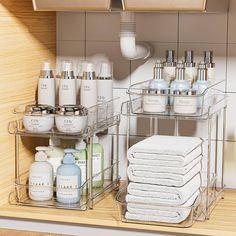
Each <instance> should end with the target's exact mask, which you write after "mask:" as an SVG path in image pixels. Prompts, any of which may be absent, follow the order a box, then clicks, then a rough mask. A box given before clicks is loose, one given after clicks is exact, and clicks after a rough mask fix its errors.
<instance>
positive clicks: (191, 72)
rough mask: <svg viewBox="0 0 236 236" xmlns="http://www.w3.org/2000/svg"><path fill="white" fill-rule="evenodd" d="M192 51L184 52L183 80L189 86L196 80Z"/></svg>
mask: <svg viewBox="0 0 236 236" xmlns="http://www.w3.org/2000/svg"><path fill="white" fill-rule="evenodd" d="M193 53H194V52H193V51H192V50H190V51H185V62H184V65H185V79H186V80H187V81H188V82H189V86H190V87H191V86H192V84H193V83H194V82H195V81H196V79H197V68H196V63H195V62H194V61H193Z"/></svg>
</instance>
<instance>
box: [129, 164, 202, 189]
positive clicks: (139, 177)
mask: <svg viewBox="0 0 236 236" xmlns="http://www.w3.org/2000/svg"><path fill="white" fill-rule="evenodd" d="M200 171H201V163H200V162H199V163H198V164H197V165H196V166H194V167H193V168H192V169H191V170H190V171H189V172H187V173H186V174H185V175H180V174H175V173H163V172H158V171H156V172H154V171H151V170H149V171H146V170H144V171H143V170H140V169H139V168H138V169H136V166H133V165H129V166H128V169H127V175H128V178H129V180H130V181H132V182H136V183H144V184H156V185H164V186H173V187H181V186H183V185H184V184H186V183H187V182H188V181H189V180H191V179H192V178H193V177H194V176H195V175H196V174H198V173H199V172H200Z"/></svg>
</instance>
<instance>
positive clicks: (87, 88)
mask: <svg viewBox="0 0 236 236" xmlns="http://www.w3.org/2000/svg"><path fill="white" fill-rule="evenodd" d="M80 104H81V105H82V106H84V107H86V108H89V107H92V106H95V105H97V80H96V75H95V71H94V66H93V64H92V63H86V66H85V71H84V73H83V79H82V82H81V90H80Z"/></svg>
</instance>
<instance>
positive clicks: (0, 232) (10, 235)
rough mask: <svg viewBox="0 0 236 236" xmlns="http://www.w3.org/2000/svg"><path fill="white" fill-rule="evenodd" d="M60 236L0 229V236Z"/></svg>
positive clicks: (58, 235)
mask: <svg viewBox="0 0 236 236" xmlns="http://www.w3.org/2000/svg"><path fill="white" fill-rule="evenodd" d="M5 235H6V236H62V234H46V233H37V232H29V231H18V230H5V229H0V236H5Z"/></svg>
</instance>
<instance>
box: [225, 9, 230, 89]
mask: <svg viewBox="0 0 236 236" xmlns="http://www.w3.org/2000/svg"><path fill="white" fill-rule="evenodd" d="M225 56H226V59H225V64H226V69H225V92H226V93H227V86H228V62H229V60H228V56H229V8H228V10H227V28H226V55H225Z"/></svg>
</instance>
